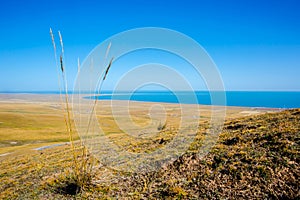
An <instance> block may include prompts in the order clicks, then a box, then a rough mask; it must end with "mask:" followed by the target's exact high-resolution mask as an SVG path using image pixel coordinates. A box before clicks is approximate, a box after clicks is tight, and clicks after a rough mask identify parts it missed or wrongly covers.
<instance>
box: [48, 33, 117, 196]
mask: <svg viewBox="0 0 300 200" xmlns="http://www.w3.org/2000/svg"><path fill="white" fill-rule="evenodd" d="M58 35H59V41H60V47H61V52H60V56H59V62H58V57H57V47H56V43H55V38H54V34H53V32H52V29H51V28H50V36H51V40H52V45H53V49H54V57H55V62H56V63H55V64H56V69H57V73H58V85H59V94H60V95H59V96H60V101H61V105H62V110H63V113H64V121H65V124H66V128H67V132H68V134H69V140H70V145H71V149H72V154H73V165H72V166H73V173H74V177H73V180H72V181H74V182H75V184H76V185H77V186H78V188H79V190H82V189H84V188H85V187H86V186H87V185H88V184H89V182H90V181H91V177H92V169H93V165H94V163H95V160H94V158H92V157H89V153H88V150H87V148H86V147H85V146H84V144H83V141H82V140H81V139H80V150H81V154H80V156H79V157H77V154H76V148H75V145H74V133H75V132H74V129H73V128H72V127H73V120H72V118H71V109H70V104H69V95H68V82H67V76H66V69H65V62H64V44H63V39H62V35H61V33H60V31H58ZM110 47H111V43H109V45H108V47H107V50H106V53H105V57H104V61H105V60H106V59H107V56H108V53H109V50H110ZM112 62H113V58H112V59H111V60H110V62H109V64H108V66H107V68H106V71H105V74H104V77H103V79H102V83H103V81H104V80H105V78H106V76H107V74H108V71H109V69H110V67H111V65H112ZM91 70H93V60H92V61H91ZM79 73H80V60H79V58H78V75H79ZM102 83H101V84H102ZM100 88H101V85H100V86H99V89H100ZM99 89H98V90H97V92H98V94H99V93H100V91H99ZM78 95H80V94H79V93H78ZM79 98H80V97H79ZM97 101H98V98H95V100H94V104H93V107H92V111H91V113H90V116H89V121H88V126H87V130H86V134H88V133H89V131H90V127H91V121H92V120H91V119H92V116H93V115H94V112H95V107H96V104H97ZM79 106H80V105H79ZM80 120H81V116H80ZM74 182H73V183H72V184H74ZM78 192H79V191H77V192H76V193H78Z"/></svg>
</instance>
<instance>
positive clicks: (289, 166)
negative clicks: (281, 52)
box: [0, 94, 300, 199]
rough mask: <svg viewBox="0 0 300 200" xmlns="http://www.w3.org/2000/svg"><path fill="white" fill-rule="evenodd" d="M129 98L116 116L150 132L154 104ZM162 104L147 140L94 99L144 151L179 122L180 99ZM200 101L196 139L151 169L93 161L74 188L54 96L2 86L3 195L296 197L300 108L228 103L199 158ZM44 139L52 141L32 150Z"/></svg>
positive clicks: (110, 126) (205, 112) (110, 123)
mask: <svg viewBox="0 0 300 200" xmlns="http://www.w3.org/2000/svg"><path fill="white" fill-rule="evenodd" d="M118 105H119V106H120V107H119V108H118V109H117V111H118V113H117V115H118V117H119V118H120V119H123V118H126V117H124V116H122V115H123V114H124V112H125V111H124V110H122V107H123V106H122V102H120V103H119V104H118ZM130 105H131V108H132V109H131V110H130V116H131V120H130V122H129V121H126V120H125V121H121V123H123V124H122V126H127V128H128V130H129V131H132V132H133V133H136V134H137V135H136V136H142V134H147V133H148V132H147V128H148V125H151V123H153V124H154V125H153V126H149V127H152V128H153V127H158V126H160V125H161V124H160V123H161V122H160V121H159V120H156V121H155V120H154V121H153V120H151V116H149V115H148V113H149V110H150V114H152V115H155V114H157V113H156V112H159V109H157V110H155V107H153V105H154V103H141V102H131V103H130ZM151 109H152V110H151ZM164 109H165V113H166V114H165V115H164V117H165V121H164V122H163V125H165V127H164V128H163V129H162V130H161V131H159V133H158V134H156V135H154V136H153V137H152V138H151V140H139V139H132V137H130V136H128V135H127V134H126V133H125V132H124V131H122V130H121V129H120V128H119V126H118V124H117V123H116V122H115V121H114V118H113V117H112V110H111V106H110V104H109V103H108V102H104V101H103V102H102V101H101V102H98V103H97V107H96V111H97V112H96V113H97V119H98V123H99V124H100V125H101V126H102V127H103V130H104V132H105V133H106V134H107V136H108V137H109V138H110V139H111V140H112V141H113V142H114V143H116V144H117V145H119V146H122V147H123V148H125V149H126V150H127V151H130V152H147V151H151V150H153V149H156V148H160V147H162V146H163V145H165V143H168V142H169V141H170V140H172V138H173V137H174V135H175V134H176V131H177V130H178V127H179V122H178V119H179V117H178V116H180V108H179V105H176V104H164ZM185 109H186V110H187V111H188V109H193V106H192V105H190V106H187V107H185ZM199 109H200V115H199V116H200V117H199V119H198V118H197V119H198V120H199V124H200V126H199V129H198V131H197V135H196V139H195V141H194V142H193V143H192V144H191V146H190V148H189V150H188V151H187V152H186V153H185V154H183V155H182V156H180V157H179V158H178V159H177V160H176V161H175V162H173V163H170V164H168V165H167V166H165V167H164V168H161V169H159V170H157V171H155V172H149V173H147V172H143V173H125V172H119V171H115V170H113V169H110V168H109V167H105V166H103V165H102V164H101V163H99V162H95V163H94V165H93V172H94V173H93V177H92V181H91V184H90V185H89V186H88V187H86V188H85V189H84V190H82V191H81V192H80V193H76V194H72V192H70V191H72V188H67V189H66V188H65V187H63V186H64V183H66V181H67V179H68V178H69V177H70V176H71V174H72V171H71V168H72V162H73V161H72V150H71V148H70V144H69V143H68V142H69V135H68V134H67V131H66V127H65V121H64V117H63V114H64V113H63V112H62V110H61V105H60V101H59V96H57V95H33V94H27V95H25V94H24V95H22V94H1V95H0V165H1V169H0V198H1V199H115V198H118V199H128V198H129V199H161V198H166V199H198V198H230V199H233V198H234V199H235V198H246V197H249V198H297V197H298V198H299V185H298V184H297V182H298V179H299V175H300V174H299V137H300V110H284V111H279V110H272V109H254V108H239V107H227V108H226V121H225V124H224V129H223V131H222V133H221V135H220V137H219V140H218V141H217V144H216V145H215V146H214V147H213V149H212V150H211V152H210V153H209V154H207V155H206V156H205V157H204V158H199V157H197V149H199V148H201V140H202V138H203V137H204V136H205V132H206V129H207V127H208V125H209V120H210V117H211V107H210V106H200V107H199ZM122 117H123V118H122ZM156 117H157V119H161V117H162V116H161V115H159V114H157V116H156ZM130 123H135V124H137V125H138V126H137V127H145V128H144V129H145V132H139V131H140V130H142V129H141V128H140V129H137V128H136V129H135V128H132V129H131V127H130V126H129V124H130ZM119 125H120V124H119ZM150 131H152V130H150ZM75 140H77V141H76V142H75V143H76V146H77V148H76V152H75V154H76V155H77V156H78V158H80V153H81V151H80V147H79V137H78V136H77V137H75ZM161 141H163V142H161ZM57 144H58V145H59V146H56V145H57ZM45 146H49V148H44V149H43V148H42V149H40V150H37V148H40V147H45ZM89 156H90V157H92V155H89Z"/></svg>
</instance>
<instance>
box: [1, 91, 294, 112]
mask: <svg viewBox="0 0 300 200" xmlns="http://www.w3.org/2000/svg"><path fill="white" fill-rule="evenodd" d="M175 93H177V94H176V95H178V94H179V96H181V97H182V99H183V100H182V101H178V99H177V96H176V95H174V93H172V92H168V91H138V92H135V93H133V94H131V93H127V92H125V91H123V92H115V93H114V95H112V92H111V91H103V92H102V94H101V95H97V94H91V93H83V94H82V96H83V98H86V99H89V98H90V99H95V97H96V96H97V97H98V99H99V100H112V99H113V100H126V101H129V100H130V101H136V102H150V103H172V104H174V103H175V104H178V103H179V104H198V105H214V106H234V107H248V108H249V107H250V108H257V109H267V110H269V109H274V110H284V109H292V108H300V92H288V91H286V92H271V91H269V92H262V91H260V92H254V91H227V92H225V94H226V104H225V105H220V104H219V105H218V104H212V103H211V102H210V101H211V99H210V93H209V92H208V91H195V93H193V95H194V94H195V95H196V97H197V100H198V101H197V102H195V101H191V100H190V98H189V95H190V94H192V93H191V92H188V91H179V92H175ZM217 93H218V92H217ZM69 94H70V95H72V94H74V93H72V92H70V93H69ZM58 95H59V92H55V91H53V92H48V91H44V92H29V93H27V92H5V93H4V92H0V100H3V99H11V98H8V96H11V97H13V96H14V97H18V98H19V99H24V97H25V96H26V97H25V99H27V100H30V99H31V98H30V97H33V96H35V97H33V98H32V99H35V98H36V99H35V100H34V101H35V102H36V101H38V100H42V101H47V96H49V97H51V98H55V96H58ZM70 98H72V97H70Z"/></svg>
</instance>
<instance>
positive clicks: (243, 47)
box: [0, 0, 300, 91]
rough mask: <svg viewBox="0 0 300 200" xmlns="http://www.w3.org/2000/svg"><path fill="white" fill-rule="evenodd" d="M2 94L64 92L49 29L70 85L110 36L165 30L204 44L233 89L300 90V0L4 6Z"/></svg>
mask: <svg viewBox="0 0 300 200" xmlns="http://www.w3.org/2000/svg"><path fill="white" fill-rule="evenodd" d="M0 4H1V6H0V9H1V12H0V69H1V73H0V91H38V90H57V89H58V83H57V74H56V69H55V62H54V57H53V49H52V45H51V40H50V36H49V28H50V27H52V28H53V30H54V31H57V30H60V31H61V32H62V34H63V38H64V44H65V52H66V54H65V57H66V65H67V72H68V79H69V83H70V85H71V86H70V87H72V83H73V81H74V78H75V76H76V71H77V66H76V62H77V57H79V58H80V59H81V60H83V59H84V58H85V57H86V56H87V55H88V54H89V52H90V51H91V50H92V49H93V48H94V47H95V46H96V45H98V44H99V43H100V42H102V41H103V40H105V39H106V38H108V37H110V36H112V35H114V34H117V33H119V32H122V31H125V30H128V29H132V28H138V27H148V26H151V27H165V28H169V29H174V30H176V31H179V32H182V33H184V34H186V35H188V36H190V37H192V38H193V39H195V40H196V41H197V42H199V43H200V44H201V45H202V46H203V47H204V48H205V49H206V50H207V52H208V53H209V54H210V56H211V57H212V59H213V60H214V61H215V63H216V64H217V66H218V68H219V71H220V73H221V75H222V78H223V81H224V84H225V88H226V89H227V90H280V91H286V90H289V91H291V90H297V91H300V81H299V75H300V12H299V9H300V1H297V0H284V1H283V0H280V1H279V0H272V1H271V0H270V1H263V0H261V1H258V0H254V1H248V0H247V1H246V0H245V1H241V0H224V1H217V0H211V1H207V0H206V1H202V0H198V1H197V0H195V1H192V0H186V1H173V0H164V1H162V0H151V1H140V0H127V1H116V0H111V1H92V0H86V1H62V0H60V1H58V0H51V1H48V0H45V1H38V0H27V1H16V0H11V1H1V3H0Z"/></svg>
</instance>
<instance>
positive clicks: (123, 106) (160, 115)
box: [0, 94, 278, 157]
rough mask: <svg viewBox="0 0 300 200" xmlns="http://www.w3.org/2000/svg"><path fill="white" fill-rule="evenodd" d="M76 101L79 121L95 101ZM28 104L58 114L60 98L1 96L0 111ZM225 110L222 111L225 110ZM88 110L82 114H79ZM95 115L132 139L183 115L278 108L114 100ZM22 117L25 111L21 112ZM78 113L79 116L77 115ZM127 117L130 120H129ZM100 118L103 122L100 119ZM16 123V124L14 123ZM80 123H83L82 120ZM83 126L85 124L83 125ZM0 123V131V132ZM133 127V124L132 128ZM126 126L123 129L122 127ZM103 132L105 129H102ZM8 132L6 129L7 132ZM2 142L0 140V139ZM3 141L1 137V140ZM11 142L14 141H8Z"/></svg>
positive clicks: (199, 117)
mask: <svg viewBox="0 0 300 200" xmlns="http://www.w3.org/2000/svg"><path fill="white" fill-rule="evenodd" d="M78 99H79V97H76V99H75V101H74V102H75V104H74V105H75V109H74V113H77V115H76V114H75V118H76V117H77V120H78V117H79V116H80V117H79V118H80V120H81V118H82V117H83V118H84V117H85V116H89V113H90V112H88V111H89V110H91V108H92V107H93V105H94V103H93V102H94V101H91V100H84V101H82V104H81V105H80V106H78V102H77V101H78ZM70 102H73V101H72V96H70ZM12 104H13V105H18V106H20V105H27V106H26V109H28V110H29V111H30V106H28V105H40V106H42V107H45V108H47V109H49V108H51V109H53V110H56V111H57V113H59V112H62V111H61V108H62V106H61V103H60V96H59V95H55V94H50V95H49V94H0V112H1V109H2V110H3V109H5V107H6V106H7V105H12ZM224 109H225V111H224ZM85 110H86V111H87V114H86V115H85V114H84V113H83V114H82V112H84V111H85ZM95 110H96V115H97V117H98V119H97V120H99V123H100V125H102V126H103V127H107V130H110V131H112V132H113V131H115V132H117V131H119V128H116V127H113V126H115V123H111V122H109V120H111V118H112V113H113V114H114V117H115V118H118V119H119V120H118V125H119V126H120V127H121V128H123V129H126V131H128V132H134V133H135V134H136V135H135V136H142V135H143V134H145V135H147V134H150V132H152V131H153V130H154V129H155V128H157V125H158V123H161V122H163V123H165V122H167V123H168V125H174V126H176V124H178V123H179V122H178V121H179V120H178V119H182V117H183V116H184V117H185V119H186V120H187V122H189V120H190V121H195V119H196V120H199V121H200V122H201V121H202V122H204V121H209V120H210V119H211V116H212V115H211V113H212V110H213V111H214V112H215V113H218V112H219V113H222V112H224V113H225V114H226V116H225V117H226V120H230V119H234V118H239V117H244V116H249V115H257V114H261V113H266V112H276V111H278V109H266V108H248V107H226V108H224V107H220V106H219V107H218V106H215V107H212V106H208V105H180V104H171V103H151V102H127V101H114V102H113V109H112V102H111V101H99V102H97V106H96V109H95ZM22 112H23V113H24V114H26V112H25V111H24V110H22ZM78 113H80V115H79V114H78ZM199 113H200V114H199ZM128 116H129V117H128ZM103 119H106V121H105V120H103ZM16 123H18V122H16ZM81 123H82V121H81ZM83 123H84V122H83ZM1 124H2V122H1V121H0V132H1ZM132 124H133V125H132ZM124 127H125V128H124ZM104 129H105V128H104ZM6 131H7V129H6ZM0 139H1V138H0ZM2 139H3V138H2ZM11 142H14V141H11ZM55 146H57V144H54V145H53V146H52V145H50V146H49V145H47V146H46V147H45V146H40V147H36V148H35V149H36V150H39V149H43V148H51V147H55ZM6 155H9V153H3V154H0V157H3V156H6Z"/></svg>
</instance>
